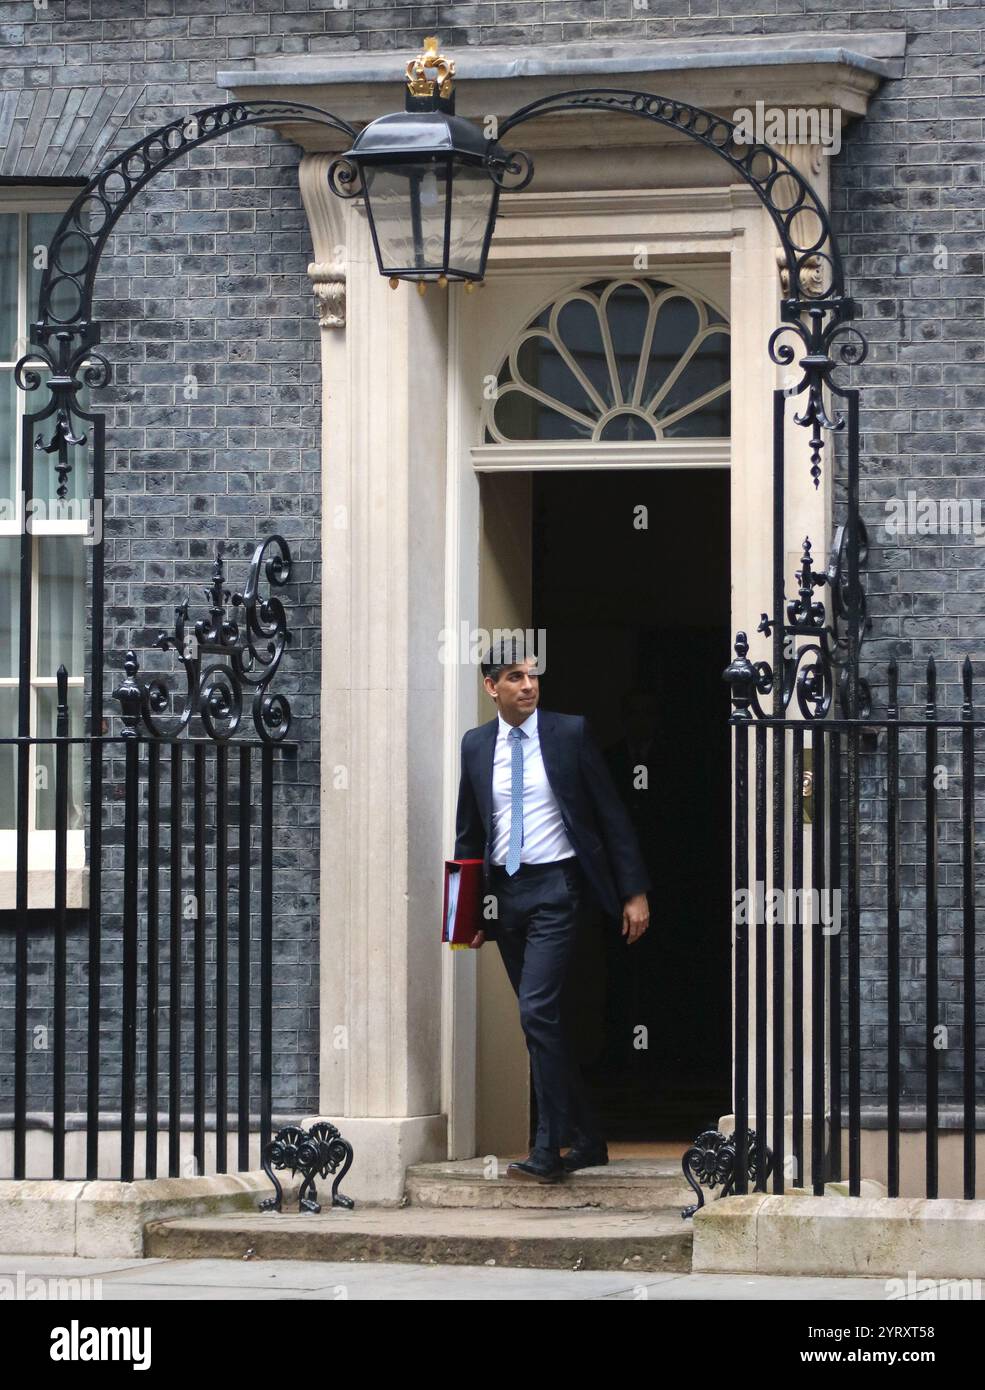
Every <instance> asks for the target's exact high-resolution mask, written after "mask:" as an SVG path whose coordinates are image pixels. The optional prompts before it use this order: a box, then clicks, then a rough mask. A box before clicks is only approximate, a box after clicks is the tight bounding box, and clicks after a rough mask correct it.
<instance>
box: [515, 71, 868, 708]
mask: <svg viewBox="0 0 985 1390" xmlns="http://www.w3.org/2000/svg"><path fill="white" fill-rule="evenodd" d="M580 111H599V112H608V113H611V114H612V115H617V116H631V117H635V118H637V119H642V120H646V121H652V122H654V123H655V124H657V125H661V126H665V127H666V128H668V129H670V130H675V131H677V132H678V133H679V134H681V135H684V136H686V137H687V138H688V139H691V140H694V141H695V142H696V143H697V144H699V145H702V146H703V147H704V148H705V149H708V150H711V151H713V152H714V153H715V154H717V155H718V156H719V157H720V158H721V159H724V160H725V162H726V163H727V164H729V165H730V166H731V168H732V169H734V170H735V172H736V173H737V174H738V175H739V176H740V177H741V178H742V179H743V180H744V181H745V182H746V183H747V184H748V185H749V186H750V188H752V189H753V191H754V192H755V193H756V196H757V197H758V198H759V201H760V202H761V204H762V205H763V207H764V208H765V210H766V211H767V213H768V214H769V216H770V218H771V219H772V222H773V225H774V226H775V228H776V231H777V235H778V236H779V239H780V244H781V247H782V249H783V255H784V260H785V270H786V275H787V285H786V288H785V290H784V293H783V294H782V297H781V304H780V318H781V323H780V326H779V327H778V328H777V329H776V330H775V331H774V332H773V334H772V335H771V337H770V340H769V344H768V348H767V350H768V352H769V355H770V358H771V360H772V361H773V362H775V363H776V364H777V365H778V366H784V367H789V366H791V365H792V364H793V363H794V362H795V361H796V362H797V366H798V367H799V368H800V372H801V375H800V379H799V380H798V381H797V382H796V383H794V384H792V385H790V386H788V387H786V388H778V389H777V390H776V391H775V392H774V412H773V419H774V431H773V454H774V476H773V491H774V496H773V613H772V616H770V615H768V614H766V613H764V614H763V615H762V617H761V619H760V622H759V625H758V628H757V631H760V632H762V633H764V634H765V635H766V636H768V637H772V639H773V662H772V665H770V663H768V662H765V661H760V662H757V663H756V664H755V665H753V664H752V663H751V662H749V661H748V659H747V656H746V653H747V652H748V640H747V638H746V634H745V633H744V632H739V633H738V634H737V635H736V642H735V652H736V658H735V660H734V661H733V662H732V663H731V664H730V665H729V666H728V667H727V668H726V670H725V672H724V673H723V674H724V678H725V680H727V681H728V682H729V685H730V687H731V690H732V704H733V711H734V712H733V715H732V718H733V720H737V719H749V718H752V717H756V718H763V717H765V715H764V711H763V709H762V706H761V704H760V702H759V696H760V695H767V694H772V697H773V700H772V716H773V717H774V718H778V717H782V716H783V715H784V714H785V712H786V711H787V709H788V708H789V705H790V702H791V699H792V697H793V695H794V693H796V697H797V704H798V708H799V709H800V712H801V714H802V715H803V717H804V718H805V719H807V720H815V719H824V718H826V717H827V716H828V715H829V714H830V712H831V708H832V703H833V700H834V690H835V670H834V668H835V667H836V666H840V667H841V675H840V679H839V681H838V686H839V703H840V706H841V710H842V713H843V715H844V717H845V718H848V719H857V718H860V717H861V718H865V717H867V716H868V714H869V712H870V709H871V694H870V691H869V687H868V684H867V682H866V681H864V680H862V678H861V677H860V675H859V650H860V646H861V641H862V637H863V635H864V631H865V628H866V626H867V625H868V622H869V619H868V617H867V614H866V605H865V591H864V588H863V586H862V582H861V577H860V569H861V565H862V563H863V562H864V558H865V554H866V537H865V530H864V526H863V524H862V520H861V517H860V516H859V512H858V495H859V419H858V411H859V399H858V390H857V389H856V388H853V387H847V386H840V385H838V383H837V382H836V381H835V380H834V379H833V373H834V372H835V371H836V369H837V368H838V367H850V366H859V365H860V364H861V363H862V362H864V360H865V357H866V354H867V351H868V345H867V343H866V340H865V338H864V336H863V334H862V333H861V332H860V331H859V330H858V329H857V328H856V327H855V325H854V324H853V323H852V320H853V319H854V317H855V315H856V312H857V305H856V303H855V301H854V300H853V299H852V298H851V297H850V296H849V295H848V294H847V293H846V292H845V276H844V265H843V261H842V257H841V252H840V249H839V247H838V241H837V237H836V236H835V234H834V230H833V228H832V226H831V221H830V218H829V215H828V210H827V208H826V207H825V205H824V203H823V201H822V199H821V198H820V197H819V195H818V194H817V192H816V190H815V189H814V187H813V186H812V184H811V183H810V182H809V181H808V180H807V179H806V178H805V177H804V176H803V174H801V173H800V172H799V170H797V169H796V168H795V167H794V165H793V164H791V163H790V161H789V160H788V159H785V158H784V157H783V155H781V154H780V153H779V152H778V151H777V150H775V149H773V148H772V147H771V146H769V145H765V144H762V143H750V144H746V143H745V142H744V141H742V140H740V139H738V138H737V134H736V132H737V130H738V124H737V122H734V121H730V120H727V119H726V118H725V117H723V116H718V115H716V114H715V113H714V112H712V111H706V110H705V109H704V108H702V107H699V106H692V105H691V104H690V103H689V102H686V101H678V100H676V99H671V98H666V97H661V96H658V95H656V94H654V93H652V92H638V91H632V90H626V89H622V88H610V87H596V88H590V89H587V90H585V91H566V92H557V93H554V94H553V95H552V96H548V97H542V98H540V99H539V100H537V101H533V102H530V103H529V104H528V105H526V106H522V107H520V108H519V109H518V110H517V111H514V112H513V113H512V115H510V116H508V117H507V118H506V120H505V121H503V122H501V123H500V126H499V130H498V133H497V138H498V139H502V138H503V137H504V136H506V135H507V134H508V133H509V132H510V131H513V130H515V129H516V128H517V127H518V126H521V125H524V124H525V123H526V122H527V121H531V120H536V119H538V118H540V117H542V116H557V115H562V114H564V113H569V112H580ZM513 160H514V162H515V163H517V164H522V162H523V161H526V164H527V166H528V168H527V171H526V175H525V177H524V178H523V180H522V184H521V186H525V184H526V183H527V182H529V178H530V174H531V168H530V161H529V159H528V158H527V156H525V155H522V154H518V155H514V156H513ZM514 172H516V170H514ZM805 226H806V227H809V228H811V231H810V232H808V233H806V234H805V231H804V228H805ZM812 233H813V234H812ZM825 248H826V249H825ZM785 335H790V336H791V337H792V339H793V340H794V341H793V342H791V341H782V340H783V339H784V337H785ZM797 342H799V344H800V347H801V348H802V349H803V353H802V355H801V356H800V357H799V359H798V349H797V347H796V346H795V345H794V344H795V343H797ZM825 387H827V389H828V390H829V392H831V393H832V394H833V395H835V396H837V397H838V398H839V399H840V400H841V401H842V402H843V403H844V413H842V412H841V411H835V412H833V413H831V412H829V411H828V409H827V407H826V405H825V401H824V388H825ZM801 395H806V403H805V406H804V408H803V410H802V411H801V412H800V413H799V414H796V415H795V416H794V421H795V422H796V423H797V424H798V425H803V426H805V427H806V428H809V429H810V431H811V436H810V453H811V476H812V478H813V480H814V486H815V487H818V486H819V484H820V478H821V451H822V449H823V447H824V435H825V433H831V434H833V433H835V432H841V431H845V433H846V437H847V454H848V458H847V465H848V468H847V516H846V519H845V522H844V525H843V526H841V527H840V528H839V529H838V531H837V534H836V537H835V542H834V544H833V546H832V549H831V555H830V559H829V563H828V567H827V569H826V570H821V571H818V570H815V569H814V560H813V556H812V547H811V542H810V537H805V539H804V554H803V557H802V563H801V570H800V574H799V595H798V597H797V598H796V599H793V600H790V601H788V600H787V599H786V597H785V588H784V580H785V576H784V573H783V556H784V546H783V494H784V463H783V420H784V407H785V403H786V398H787V397H788V396H790V397H796V396H801ZM846 426H847V429H846ZM824 585H828V586H829V588H830V590H831V602H830V615H828V614H827V613H826V611H825V605H824V604H823V603H819V602H814V598H813V593H814V590H815V589H816V588H820V587H822V586H824ZM802 639H803V640H802Z"/></svg>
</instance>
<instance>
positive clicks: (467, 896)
mask: <svg viewBox="0 0 985 1390" xmlns="http://www.w3.org/2000/svg"><path fill="white" fill-rule="evenodd" d="M481 926H482V860H481V859H446V860H445V895H444V901H443V903H442V908H441V939H442V941H447V942H448V944H449V946H451V948H452V950H453V951H456V950H462V949H463V948H465V949H467V948H468V947H469V946H470V945H471V942H472V938H473V937H474V936H475V934H476V932H477V931H479V929H480V928H481Z"/></svg>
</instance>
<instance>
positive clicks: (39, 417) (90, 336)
mask: <svg viewBox="0 0 985 1390" xmlns="http://www.w3.org/2000/svg"><path fill="white" fill-rule="evenodd" d="M285 118H289V119H291V120H294V121H305V122H311V123H313V124H315V125H321V126H328V127H329V128H331V129H333V130H338V131H339V132H341V133H342V134H344V135H347V136H348V137H349V138H352V137H353V136H354V135H355V130H354V128H353V127H352V126H350V125H349V124H348V122H347V121H344V120H342V119H341V118H340V117H338V116H334V115H332V113H331V112H328V111H323V110H321V109H320V108H319V107H317V106H309V105H307V104H305V103H303V102H290V101H255V102H246V101H241V102H232V103H229V104H227V105H222V106H210V107H207V108H206V109H204V110H201V111H196V112H194V113H192V114H191V115H187V116H181V117H178V118H176V119H175V120H173V121H170V122H168V124H167V125H163V126H160V127H159V128H158V129H157V130H154V131H152V132H151V133H150V134H148V135H145V136H144V137H143V138H142V139H140V140H138V141H136V143H135V144H132V145H130V146H129V147H128V148H127V149H125V150H124V151H123V152H122V153H121V154H118V155H116V156H115V157H114V158H113V159H112V160H110V161H109V162H108V163H107V164H105V165H104V166H103V167H102V168H101V169H100V170H99V171H98V173H96V174H94V175H93V177H92V178H91V179H90V180H89V182H88V183H87V184H86V186H85V187H84V188H83V189H81V190H80V192H79V193H78V194H77V196H76V197H75V199H74V201H73V202H72V204H71V206H70V207H69V208H68V209H67V211H66V212H65V215H64V216H63V218H62V220H61V222H60V223H59V225H58V227H57V228H56V230H55V233H54V236H53V237H52V240H51V242H50V244H49V247H48V257H47V264H46V266H45V268H44V271H43V274H42V277H41V285H40V289H39V294H38V309H37V315H36V318H35V319H34V321H33V322H32V323H31V326H30V339H29V341H30V345H29V347H28V350H27V352H26V353H25V354H24V355H23V356H22V357H21V358H20V360H19V361H18V363H17V365H16V367H15V368H14V378H15V381H16V382H17V385H18V386H19V387H20V388H21V389H22V390H24V391H36V390H37V389H38V388H39V387H40V386H41V385H42V383H43V382H46V384H47V386H48V388H49V393H50V395H49V400H48V401H47V403H46V404H45V405H44V406H43V407H42V408H41V409H39V410H38V411H35V412H34V413H32V414H25V415H24V417H23V421H22V430H21V458H22V467H23V475H22V487H21V491H22V493H23V495H24V496H25V497H32V496H33V492H34V451H35V449H41V450H43V451H44V452H45V453H47V454H49V455H52V456H54V458H53V466H54V470H55V473H56V475H57V478H58V486H57V489H56V493H57V497H58V498H59V499H60V500H62V501H64V500H65V499H66V497H67V492H68V478H69V475H70V473H71V471H72V452H71V451H73V450H78V449H80V448H83V447H85V446H86V445H87V444H88V443H89V435H90V434H91V445H92V454H91V463H92V501H93V504H94V506H98V507H100V508H101V507H102V505H103V503H104V501H105V416H104V415H102V414H101V413H99V412H96V411H87V410H85V409H84V408H83V407H82V405H81V404H80V402H79V399H78V395H79V392H80V391H81V390H82V389H83V388H95V389H99V388H101V387H105V386H107V385H108V384H109V382H110V380H111V378H112V369H111V367H110V364H109V362H108V361H107V359H106V358H105V357H104V356H103V355H102V353H100V352H98V351H96V345H97V344H98V343H99V341H100V325H99V323H98V322H96V321H95V320H94V319H93V317H92V298H93V290H94V285H95V279H96V273H97V271H98V268H99V261H100V258H101V256H102V253H103V250H104V249H105V246H106V243H107V241H108V239H109V236H110V234H111V233H112V231H113V229H114V228H115V226H116V224H117V223H118V222H119V220H120V218H121V217H122V216H123V214H124V213H125V212H126V211H127V209H128V208H129V207H130V205H131V204H132V203H133V201H134V200H135V199H136V198H137V196H138V195H139V194H140V192H141V191H142V190H143V188H145V187H146V185H147V184H148V183H150V182H151V180H152V179H154V178H155V177H156V176H157V175H158V174H159V173H160V172H161V171H162V170H163V169H166V168H168V166H169V165H171V164H173V163H174V162H175V161H176V160H178V159H180V158H181V157H182V156H183V155H185V154H187V153H188V152H189V151H190V150H194V149H197V148H198V147H199V146H200V145H204V144H207V143H208V142H209V141H211V140H215V139H218V138H219V137H220V136H222V135H227V134H229V133H230V132H231V131H234V130H243V129H245V128H247V127H249V126H255V125H262V124H265V123H268V122H269V121H271V120H273V119H285ZM66 292H67V293H69V294H71V295H72V296H73V299H72V302H71V304H70V306H69V308H70V312H69V311H68V310H67V309H66V307H65V304H64V302H62V303H59V304H58V305H57V306H56V298H58V297H60V298H61V300H62V301H64V298H65V295H66ZM56 307H57V309H58V312H57V313H56ZM45 435H47V438H45V437H44V436H45ZM272 540H274V541H277V542H279V545H280V548H281V558H280V559H279V560H278V561H277V563H276V565H274V564H273V562H272V561H271V560H269V559H267V560H265V562H264V566H263V568H264V572H265V574H266V578H267V579H268V581H271V582H274V583H276V584H284V583H286V582H287V579H288V577H289V573H290V557H289V554H288V552H287V547H286V545H285V544H284V542H283V541H282V540H281V539H280V538H279V537H274V538H272ZM92 551H93V557H92V630H91V644H92V645H91V686H92V689H91V728H92V731H93V733H94V734H95V733H98V732H99V730H100V729H101V728H102V720H103V703H104V697H103V674H104V639H103V580H104V555H103V541H102V539H100V541H99V542H98V543H97V544H96V545H94V546H93V547H92ZM254 559H255V560H256V557H254ZM272 566H273V567H272ZM259 572H260V567H259V566H258V564H257V563H254V566H253V567H252V569H251V574H250V580H249V586H253V585H255V583H256V579H257V576H258V574H259ZM20 573H21V584H20V647H21V650H20V670H21V672H22V678H21V681H20V700H19V712H18V733H19V736H20V737H26V736H27V735H28V733H29V724H30V683H29V681H28V680H27V679H26V678H25V676H24V675H23V673H25V672H27V670H28V669H29V663H30V633H31V624H32V611H31V605H32V588H31V582H30V581H31V536H30V534H28V532H27V528H26V527H25V529H24V531H23V532H22V535H21V553H20ZM249 586H248V587H249ZM236 597H237V598H238V596H236ZM262 602H263V603H266V604H267V608H269V611H271V612H273V611H275V610H276V611H277V612H279V613H280V615H281V617H283V610H282V609H281V608H280V605H279V603H278V600H276V599H275V598H271V599H270V600H269V601H262ZM271 606H272V607H271ZM267 608H263V609H262V610H261V611H264V612H266V611H267ZM178 621H179V623H180V621H181V610H180V609H179V610H178ZM217 630H218V629H217ZM251 630H252V629H251ZM284 632H285V633H286V625H285V626H284ZM168 640H170V639H167V638H166V634H164V633H162V634H161V635H160V637H159V638H158V645H161V646H163V647H164V648H165V649H167V644H168ZM281 646H282V643H281ZM203 650H205V648H204V647H203ZM132 657H133V654H132V653H129V654H128V659H130V658H132ZM279 659H280V647H278V650H277V661H279ZM199 661H200V659H199V658H196V663H195V671H196V673H197V677H198V678H199V679H200V682H205V681H206V678H207V677H208V676H209V675H210V674H211V675H212V676H213V677H214V676H215V672H216V669H217V668H215V667H212V668H210V669H203V670H201V671H199ZM131 664H132V662H131ZM183 664H184V666H185V674H186V676H189V669H188V663H187V661H185V662H184V663H183ZM263 664H264V663H263V662H262V661H261V667H262V666H263ZM274 669H276V662H274V661H272V660H271V661H270V662H269V663H268V666H267V670H266V672H265V673H264V674H265V679H264V681H263V686H264V690H263V697H264V698H263V699H262V700H261V701H260V705H259V706H258V708H260V709H261V710H262V712H263V715H264V718H257V717H255V719H254V722H255V724H256V727H257V732H258V735H259V737H261V738H266V739H268V740H270V741H280V740H282V739H283V738H284V735H285V733H286V718H289V714H287V713H286V711H287V706H286V702H284V701H282V700H280V698H279V697H275V696H267V695H266V681H267V680H268V679H269V676H270V675H272V674H273V670H274ZM127 670H128V678H127V681H125V682H124V685H123V686H122V687H121V690H122V689H125V690H126V692H127V694H128V696H130V697H132V694H133V690H134V689H135V688H136V687H135V686H134V683H133V674H134V673H133V672H131V671H130V667H129V666H128V668H127ZM251 683H253V682H251ZM213 686H214V687H215V682H214V681H213ZM189 687H190V688H189V701H190V702H192V703H194V704H196V705H197V706H198V708H199V712H200V713H202V714H203V724H204V727H205V729H206V731H207V732H208V733H209V734H210V736H220V735H218V733H217V731H216V724H215V720H214V719H213V718H212V715H214V713H215V711H216V709H217V708H224V697H223V696H222V692H221V691H220V690H219V689H218V687H215V688H210V689H206V688H204V686H201V687H200V688H199V689H197V690H196V689H195V681H194V680H193V679H192V677H191V676H189ZM228 693H229V692H228V691H227V692H226V695H227V697H228ZM143 697H144V699H145V702H146V703H147V708H148V709H150V708H153V709H154V710H155V711H156V712H160V709H161V707H162V706H161V701H162V698H163V696H162V691H161V688H160V687H159V684H158V683H156V682H153V683H151V684H150V685H148V686H146V689H144V690H143ZM130 703H131V704H132V698H131V701H130ZM268 714H270V716H271V717H270V718H269V720H268V719H267V717H266V716H267V715H268ZM236 722H238V721H236ZM185 723H187V712H186V718H185V720H183V721H182V727H184V724H185ZM147 727H148V728H152V725H151V724H150V723H148V725H147ZM95 794H96V793H95V791H94V795H95Z"/></svg>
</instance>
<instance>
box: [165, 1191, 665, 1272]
mask: <svg viewBox="0 0 985 1390" xmlns="http://www.w3.org/2000/svg"><path fill="white" fill-rule="evenodd" d="M250 1252H252V1254H250ZM144 1255H145V1256H146V1257H154V1258H164V1259H173V1260H187V1259H230V1260H241V1259H244V1258H245V1257H247V1256H249V1257H250V1258H252V1259H259V1260H264V1259H267V1260H286V1259H290V1260H358V1261H365V1262H372V1263H376V1264H380V1263H385V1262H391V1261H395V1262H408V1261H409V1262H413V1263H419V1264H442V1265H499V1266H505V1267H508V1268H527V1269H610V1270H623V1271H626V1270H629V1271H639V1272H640V1273H653V1272H655V1271H660V1270H665V1271H672V1272H675V1273H676V1272H681V1271H684V1272H687V1271H689V1270H690V1268H691V1225H690V1222H685V1221H682V1220H681V1217H680V1213H679V1212H678V1211H677V1210H676V1209H675V1208H670V1209H667V1208H664V1209H662V1210H660V1211H655V1212H630V1211H621V1212H619V1211H599V1210H597V1209H596V1208H594V1207H592V1208H583V1209H580V1210H570V1211H544V1210H530V1211H521V1210H517V1209H515V1208H500V1209H494V1210H491V1211H490V1210H481V1209H480V1210H473V1209H465V1210H463V1209H448V1208H439V1207H432V1208H427V1207H413V1206H406V1207H373V1206H369V1205H367V1206H358V1207H356V1209H355V1210H353V1211H347V1210H345V1209H344V1208H341V1207H336V1208H334V1209H331V1208H329V1207H326V1208H325V1209H324V1210H323V1211H322V1212H321V1213H319V1214H317V1215H315V1214H308V1213H305V1214H299V1213H297V1212H289V1211H288V1212H284V1213H282V1214H280V1215H278V1214H277V1213H273V1212H255V1213H251V1212H230V1213H228V1214H226V1215H220V1216H198V1217H180V1218H176V1219H173V1220H168V1221H151V1222H149V1223H148V1224H147V1226H146V1227H145V1228H144Z"/></svg>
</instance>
